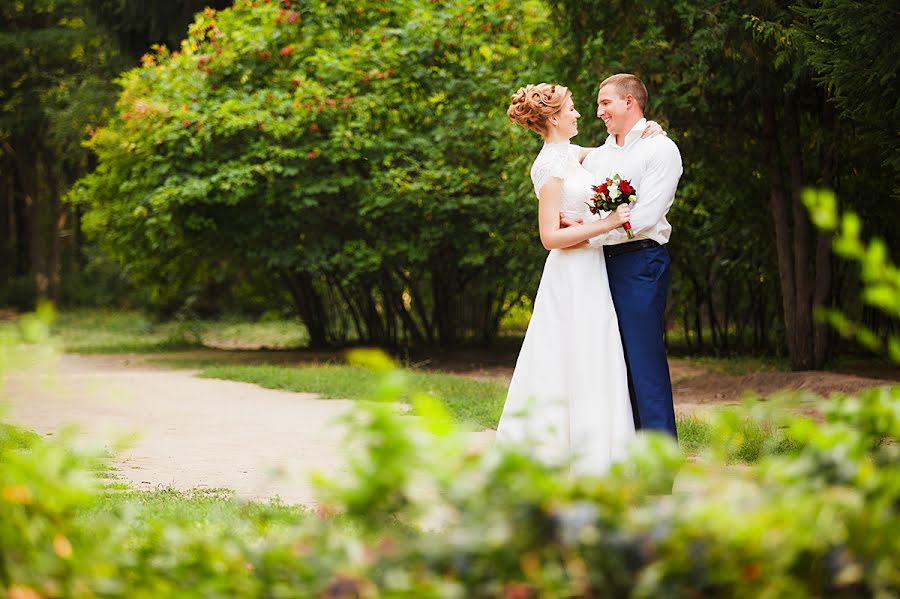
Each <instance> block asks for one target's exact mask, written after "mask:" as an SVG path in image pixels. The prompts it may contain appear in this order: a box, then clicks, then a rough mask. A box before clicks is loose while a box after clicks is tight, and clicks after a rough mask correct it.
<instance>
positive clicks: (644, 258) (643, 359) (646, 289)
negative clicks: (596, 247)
mask: <svg viewBox="0 0 900 599" xmlns="http://www.w3.org/2000/svg"><path fill="white" fill-rule="evenodd" d="M669 264H670V260H669V253H668V252H667V251H666V249H665V248H664V247H652V248H646V249H642V250H637V251H634V252H628V253H625V254H620V255H618V256H612V257H607V258H606V270H607V273H608V274H609V288H610V291H611V292H612V298H613V304H615V306H616V314H617V315H618V317H619V333H620V334H621V336H622V346H623V348H624V349H625V362H626V365H627V366H628V390H629V391H630V393H631V405H632V409H633V412H634V425H635V428H638V429H654V430H659V431H663V432H668V433H669V434H671V435H672V436H674V437H675V438H676V439H677V438H678V432H677V431H676V430H675V408H674V406H673V403H672V381H671V380H670V378H669V362H668V360H667V359H666V347H665V344H664V343H663V330H664V326H665V310H666V296H667V294H668V292H669V278H670V271H669Z"/></svg>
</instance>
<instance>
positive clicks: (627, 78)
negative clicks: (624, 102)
mask: <svg viewBox="0 0 900 599" xmlns="http://www.w3.org/2000/svg"><path fill="white" fill-rule="evenodd" d="M607 85H615V86H616V89H618V90H619V93H620V94H622V96H623V97H624V96H634V99H635V100H637V103H638V106H640V107H641V112H644V111H645V110H646V109H647V97H648V96H647V86H646V85H644V82H643V81H641V80H640V79H638V78H637V77H636V76H635V75H632V74H631V73H619V74H618V75H613V76H612V77H607V78H606V79H604V80H603V82H602V83H601V84H600V89H603V88H604V87H606V86H607Z"/></svg>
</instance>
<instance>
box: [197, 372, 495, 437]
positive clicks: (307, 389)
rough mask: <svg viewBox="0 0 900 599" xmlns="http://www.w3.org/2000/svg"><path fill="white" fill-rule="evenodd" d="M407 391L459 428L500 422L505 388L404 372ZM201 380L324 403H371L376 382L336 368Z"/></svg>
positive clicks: (207, 375)
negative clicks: (440, 405) (431, 399)
mask: <svg viewBox="0 0 900 599" xmlns="http://www.w3.org/2000/svg"><path fill="white" fill-rule="evenodd" d="M403 372H404V374H405V375H406V376H407V377H408V380H409V388H410V391H411V392H416V391H417V392H423V393H428V394H429V395H432V396H435V397H438V398H440V399H441V400H442V401H443V402H444V403H445V405H446V406H447V408H448V409H449V410H450V412H451V413H452V414H453V416H454V418H455V419H456V420H457V421H458V422H459V423H461V424H463V425H464V426H471V427H475V428H480V429H484V428H495V427H496V426H497V422H498V421H499V420H500V412H501V411H502V409H503V401H504V399H505V397H506V386H505V385H502V384H500V383H497V382H491V381H478V380H473V379H470V378H466V377H463V376H459V375H453V374H443V373H431V372H422V371H419V370H409V369H407V370H404V371H403ZM200 376H202V377H205V378H214V379H225V380H231V381H241V382H245V383H254V384H257V385H259V386H261V387H266V388H268V389H283V390H286V391H298V392H304V393H317V394H319V395H320V396H322V397H323V398H326V399H373V398H374V397H375V393H376V391H377V388H378V383H379V380H380V377H379V376H378V375H377V374H375V373H373V372H370V371H368V370H364V369H361V368H356V367H353V366H344V365H337V364H322V365H317V364H310V365H298V366H276V365H256V366H252V365H212V366H210V365H208V363H206V364H205V367H204V368H202V370H201V371H200Z"/></svg>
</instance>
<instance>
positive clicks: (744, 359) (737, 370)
mask: <svg viewBox="0 0 900 599" xmlns="http://www.w3.org/2000/svg"><path fill="white" fill-rule="evenodd" d="M679 359H680V360H683V361H685V362H687V363H689V364H695V365H697V366H702V367H703V368H705V369H706V371H707V372H708V373H709V374H729V375H733V376H743V375H747V374H755V373H757V372H786V371H788V370H790V364H789V363H788V362H787V360H786V359H782V358H771V357H764V358H761V357H752V356H732V357H728V358H718V357H714V356H685V357H683V358H679Z"/></svg>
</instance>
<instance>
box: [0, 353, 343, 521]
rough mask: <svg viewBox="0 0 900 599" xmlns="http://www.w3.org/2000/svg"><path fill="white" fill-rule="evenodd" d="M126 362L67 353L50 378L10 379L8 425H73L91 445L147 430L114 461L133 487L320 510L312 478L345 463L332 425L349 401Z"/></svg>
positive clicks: (49, 428)
mask: <svg viewBox="0 0 900 599" xmlns="http://www.w3.org/2000/svg"><path fill="white" fill-rule="evenodd" d="M123 360H124V359H123V358H104V357H86V356H76V355H63V356H62V357H61V358H60V360H59V363H58V365H57V368H55V369H54V370H53V374H51V375H44V376H40V375H39V373H35V372H33V371H32V372H19V373H16V374H13V375H11V376H10V377H9V379H8V384H7V389H6V393H5V397H6V398H7V400H8V403H9V410H8V414H7V417H8V418H9V420H10V421H11V422H13V423H15V424H19V425H21V426H23V427H25V428H28V429H31V430H33V431H35V432H38V433H40V434H45V435H46V434H56V433H58V431H59V430H60V429H61V428H62V427H63V426H64V425H67V424H73V425H75V426H76V427H78V429H79V430H80V432H79V433H78V434H77V436H76V440H77V442H78V443H84V444H86V445H89V446H94V447H96V446H98V445H99V446H103V447H110V446H111V444H112V443H113V441H114V440H115V439H116V438H117V437H119V436H121V435H124V434H131V433H135V432H136V431H140V434H139V436H137V437H136V439H135V440H134V441H133V443H132V444H131V447H130V449H127V450H125V451H124V452H122V453H121V455H120V456H119V457H118V458H117V459H116V460H115V465H116V467H117V468H118V470H119V472H120V475H121V476H122V477H123V478H125V479H126V480H128V481H130V482H131V483H132V486H134V487H135V488H143V489H152V488H156V487H157V486H172V487H175V488H179V489H189V488H194V487H211V488H214V487H227V488H230V489H233V490H234V491H235V492H236V493H237V494H238V495H239V496H241V497H245V498H269V497H274V496H276V495H277V496H280V497H281V498H282V499H283V500H284V501H285V502H291V503H295V502H296V503H304V504H314V503H315V501H314V496H313V492H312V488H311V486H310V484H309V483H308V481H307V474H308V473H309V472H311V471H313V470H318V471H322V472H329V471H334V470H335V469H339V468H340V467H341V464H342V463H343V460H342V457H341V453H342V446H343V443H342V433H343V427H342V426H341V425H340V424H339V423H336V422H334V421H335V419H336V418H337V417H339V416H340V415H341V414H342V413H344V412H345V411H346V410H348V409H350V408H351V407H352V406H353V405H354V402H352V401H343V400H319V399H315V396H314V395H312V394H304V393H289V392H284V391H274V390H270V389H263V388H261V387H258V386H256V385H251V384H247V383H237V382H232V381H219V380H211V379H200V378H197V377H195V376H193V373H192V372H191V371H185V370H168V369H160V368H149V367H146V366H126V365H124V364H123Z"/></svg>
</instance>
